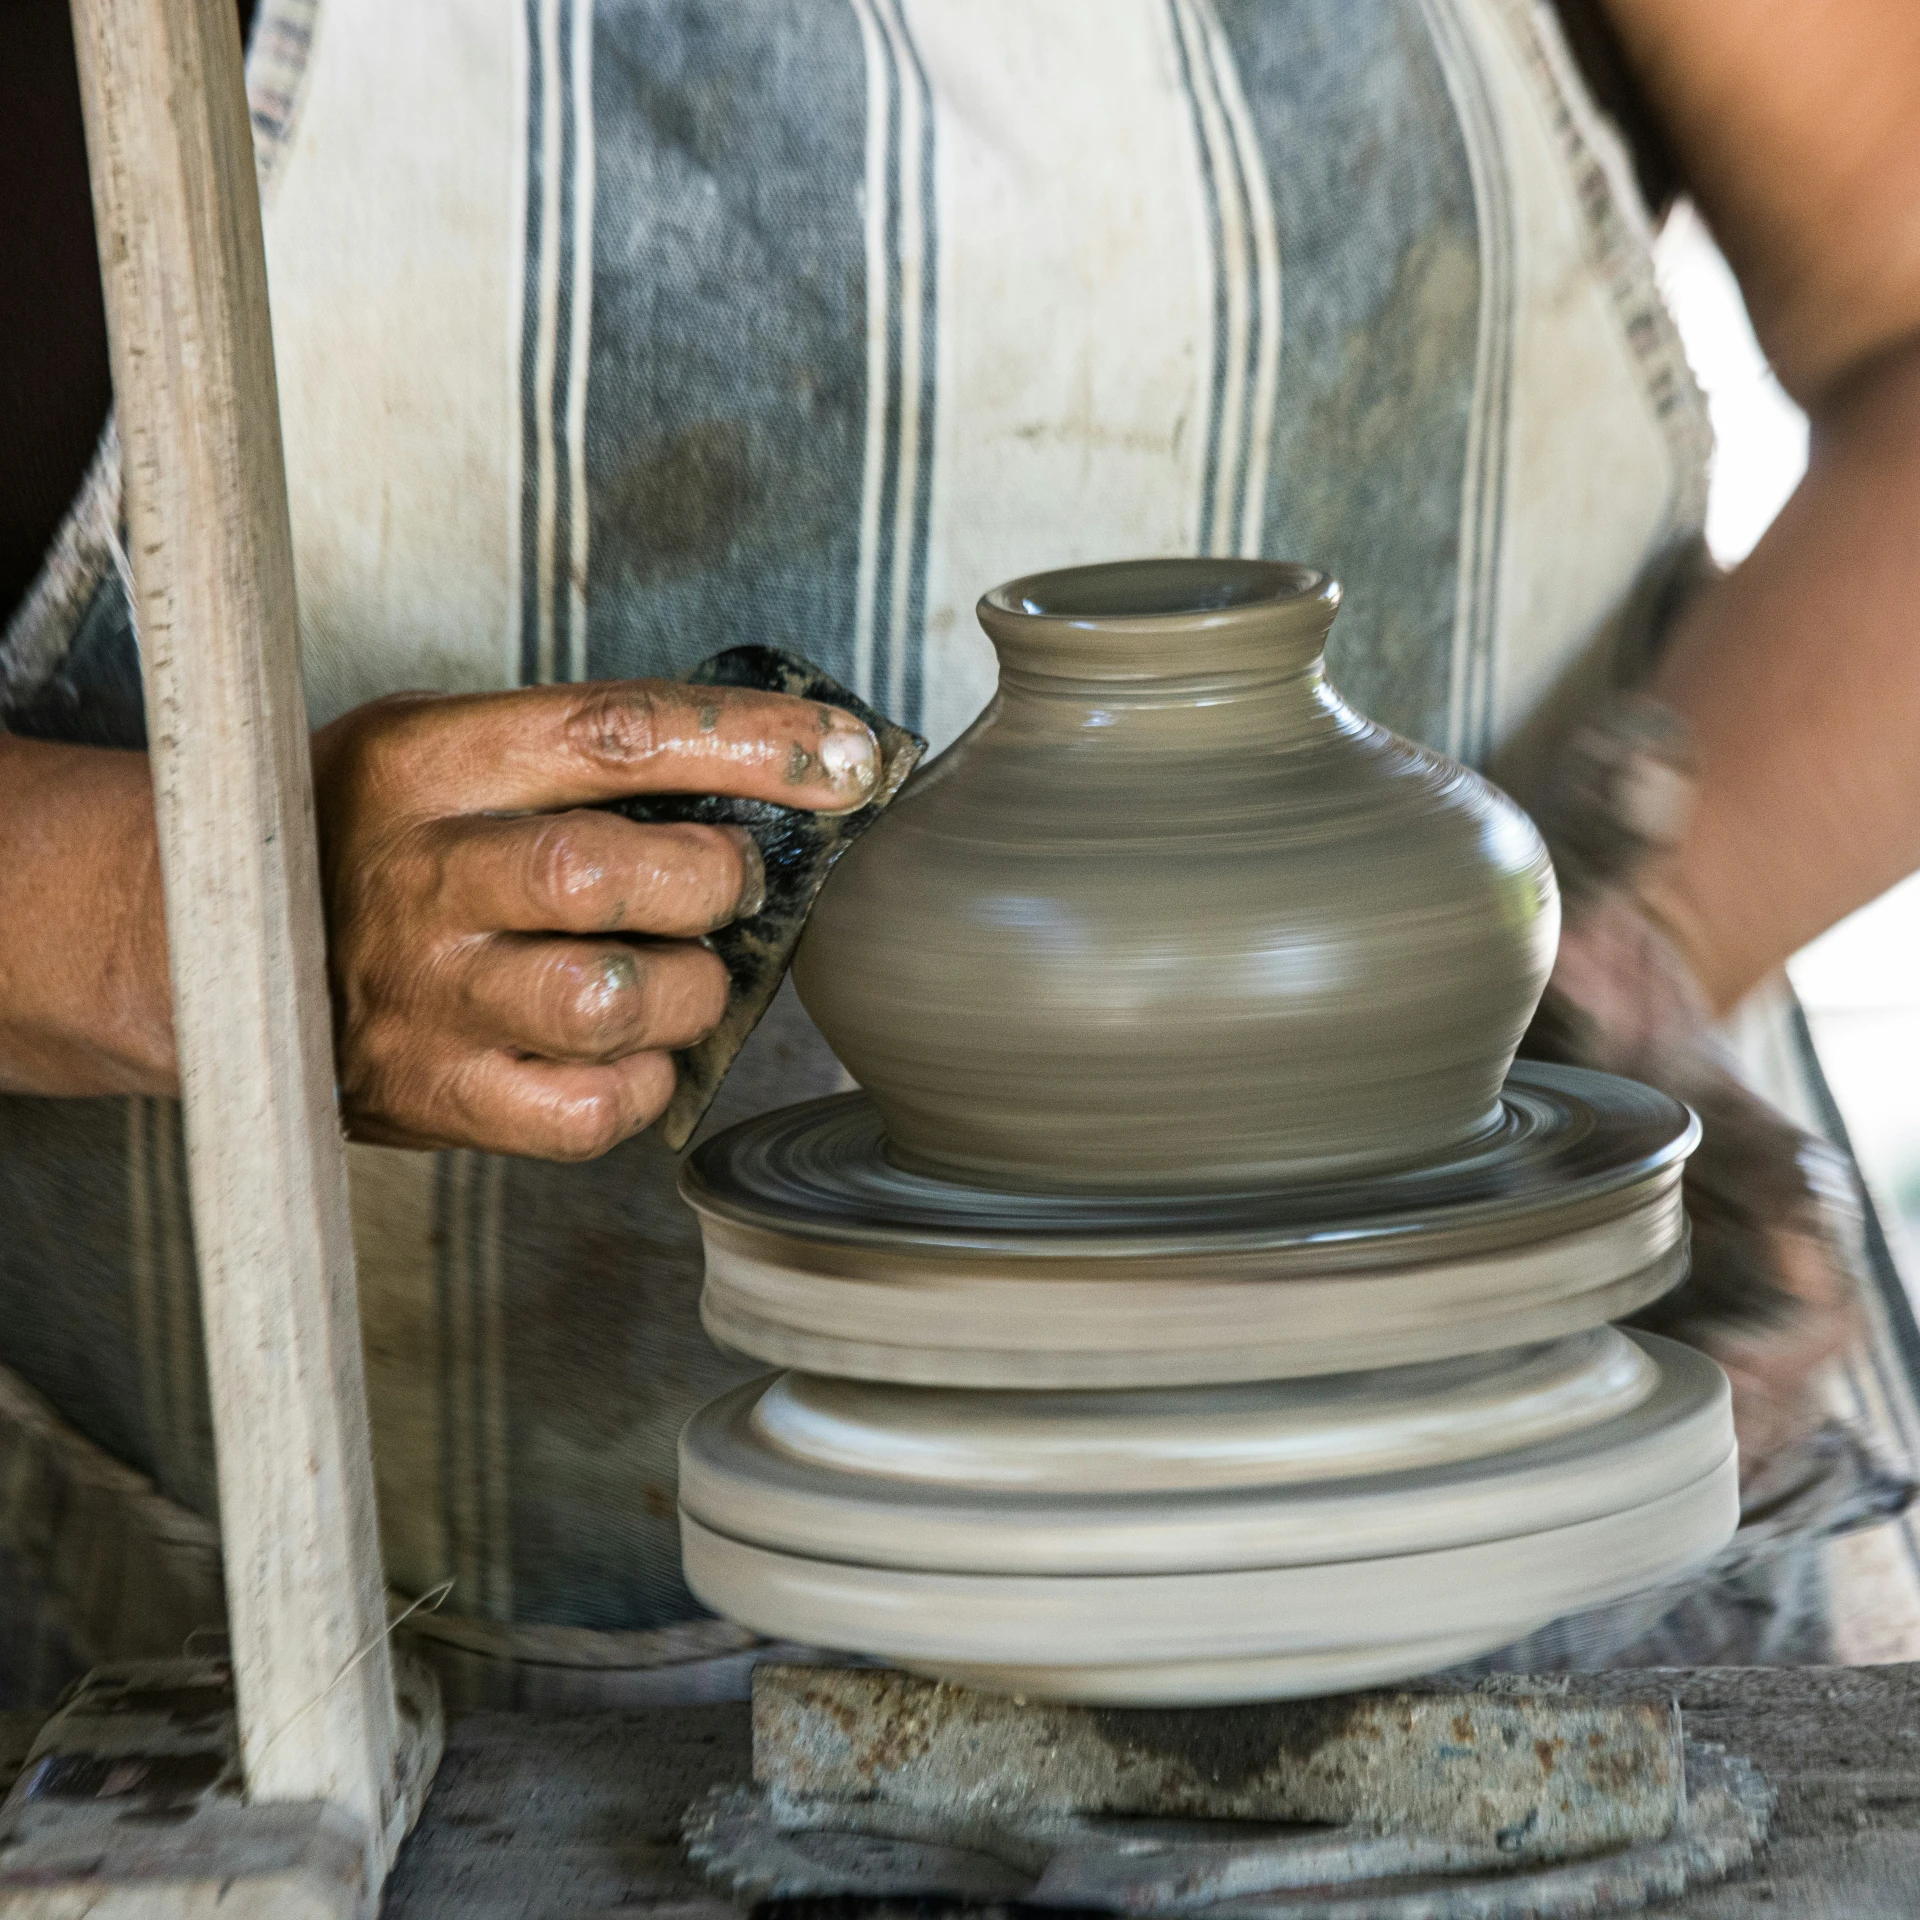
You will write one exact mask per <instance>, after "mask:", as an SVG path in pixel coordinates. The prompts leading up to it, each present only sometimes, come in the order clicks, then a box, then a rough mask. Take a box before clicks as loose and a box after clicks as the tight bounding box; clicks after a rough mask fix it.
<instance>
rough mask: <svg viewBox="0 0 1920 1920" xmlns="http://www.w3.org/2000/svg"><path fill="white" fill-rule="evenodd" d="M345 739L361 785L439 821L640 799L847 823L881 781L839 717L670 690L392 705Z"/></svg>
mask: <svg viewBox="0 0 1920 1920" xmlns="http://www.w3.org/2000/svg"><path fill="white" fill-rule="evenodd" d="M353 736H354V751H355V752H356V753H358V754H359V755H360V756H361V757H362V761H363V767H362V775H363V779H364V780H365V781H366V782H367V783H370V784H371V785H373V786H374V787H376V788H394V789H399V788H404V789H406V790H408V791H409V792H411V793H412V794H414V795H417V796H430V797H431V800H432V802H433V804H434V807H435V809H436V810H438V811H443V812H447V813H486V812H494V813H509V812H512V813H519V812H539V813H550V812H554V811H556V810H557V809H559V808H562V807H579V806H589V805H592V804H593V803H594V802H596V801H602V800H618V799H622V798H624V797H626V796H628V795H631V794H642V793H715V794H727V795H732V796H736V797H738V798H741V799H748V800H771V801H774V802H776V803H777V804H779V805H781V806H788V807H808V808H813V809H816V810H820V811H824V812H845V811H848V810H850V809H851V808H854V807H858V806H862V805H864V804H865V803H866V802H867V800H869V799H870V798H871V797H872V795H873V792H874V789H875V788H876V787H877V786H878V785H879V780H880V750H879V747H878V745H877V744H876V743H875V741H874V737H873V735H872V734H871V733H870V732H869V731H868V729H867V728H866V726H865V725H864V724H863V723H862V722H861V721H859V720H856V719H855V718H854V717H853V715H852V714H850V713H846V712H844V711H842V710H841V709H840V708H838V707H829V706H825V705H822V704H821V703H820V702H818V701H813V700H798V699H795V698H793V697H792V696H791V695H789V694H784V693H761V692H758V691H755V690H752V689H748V688H742V687H690V686H683V685H681V684H680V683H678V682H677V681H670V680H606V681H597V682H595V681H590V682H587V683H585V684H567V685H562V686H550V687H519V688H515V689H513V690H512V691H510V692H505V693H481V694H406V695H398V696H395V697H393V698H391V699H389V700H386V701H383V702H381V703H379V708H378V710H377V711H368V710H364V709H363V710H362V711H361V713H360V715H359V716H358V718H357V720H356V725H355V728H354V730H353ZM325 739H326V736H324V735H323V736H322V740H323V742H324V741H325ZM325 751H326V748H325V747H324V746H323V748H322V752H323V754H324V752H325Z"/></svg>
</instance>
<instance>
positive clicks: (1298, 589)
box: [979, 556, 1340, 632]
mask: <svg viewBox="0 0 1920 1920" xmlns="http://www.w3.org/2000/svg"><path fill="white" fill-rule="evenodd" d="M1339 605H1340V583H1339V581H1337V580H1335V579H1334V578H1333V577H1332V576H1331V575H1330V574H1327V573H1324V572H1322V571H1321V570H1320V569H1319V568H1318V567H1309V566H1303V565H1300V564H1299V563H1297V562H1294V561H1289V560H1234V559H1226V558H1219V559H1215V558H1208V557H1198V558H1196V557H1190V556H1180V557H1174V556H1169V557H1166V558H1159V559H1149V560H1109V561H1101V562H1097V563H1095V564H1093V565H1090V566H1078V567H1057V568H1053V569H1051V570H1049V571H1047V572H1043V573H1029V574H1023V575H1022V576H1021V577H1020V578H1019V579H1017V580H1009V581H1007V582H1006V583H1005V584H1004V585H1002V586H998V587H994V588H992V589H991V590H990V591H989V592H987V593H984V594H982V595H981V596H980V609H979V611H980V615H981V619H982V621H983V622H985V621H987V619H988V616H989V615H991V614H997V615H999V616H1001V618H1003V619H1004V618H1007V617H1011V618H1013V619H1015V620H1018V621H1020V622H1022V623H1023V624H1024V623H1026V622H1028V621H1032V622H1034V623H1035V624H1036V625H1044V626H1050V627H1079V628H1087V627H1118V628H1121V629H1128V628H1133V629H1141V628H1153V629H1155V630H1158V631H1161V632H1165V631H1168V630H1169V629H1185V630H1188V631H1192V630H1195V629H1205V628H1219V627H1223V626H1237V625H1239V624H1241V623H1242V622H1246V621H1266V620H1270V619H1272V617H1273V616H1274V614H1275V613H1277V612H1280V611H1282V610H1283V609H1297V610H1298V614H1299V615H1302V616H1305V618H1306V619H1309V620H1311V621H1312V622H1313V624H1314V625H1315V626H1316V627H1320V628H1323V629H1324V627H1325V626H1326V624H1327V623H1328V622H1330V621H1331V620H1332V618H1333V615H1334V613H1335V612H1336V611H1337V609H1338V608H1339Z"/></svg>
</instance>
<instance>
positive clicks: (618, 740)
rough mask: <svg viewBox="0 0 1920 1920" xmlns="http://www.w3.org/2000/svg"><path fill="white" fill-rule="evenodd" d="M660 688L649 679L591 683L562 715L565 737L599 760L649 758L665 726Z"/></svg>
mask: <svg viewBox="0 0 1920 1920" xmlns="http://www.w3.org/2000/svg"><path fill="white" fill-rule="evenodd" d="M666 713H667V702H666V697H665V695H664V692H663V690H662V689H661V688H660V687H659V685H658V684H657V683H656V682H654V681H650V680H624V681H619V682H616V683H613V684H611V685H607V686H601V687H595V688H593V689H592V690H591V691H589V692H587V693H586V694H584V695H583V696H582V698H581V700H580V702H579V704H578V705H577V706H576V707H574V709H573V710H572V712H571V713H570V714H569V715H568V716H567V721H566V735H567V743H568V745H569V746H570V747H571V748H572V749H573V751H574V752H576V753H578V754H580V755H581V756H582V757H583V758H585V759H587V760H590V761H592V762H594V763H595V764H596V765H600V766H614V767H625V766H632V765H635V764H636V763H638V762H641V761H645V760H650V759H652V758H653V756H654V755H655V754H657V753H658V752H659V751H660V749H661V746H662V744H663V742H664V741H665V740H666V739H667V737H668V736H669V734H670V732H671V727H670V725H669V723H668V721H667V717H666Z"/></svg>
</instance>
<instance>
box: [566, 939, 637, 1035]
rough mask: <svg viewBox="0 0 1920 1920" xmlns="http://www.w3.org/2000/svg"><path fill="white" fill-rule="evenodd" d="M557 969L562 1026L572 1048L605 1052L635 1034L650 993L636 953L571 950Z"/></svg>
mask: <svg viewBox="0 0 1920 1920" xmlns="http://www.w3.org/2000/svg"><path fill="white" fill-rule="evenodd" d="M554 971H555V975H556V985H557V988H558V994H559V1026H560V1029H561V1034H562V1037H563V1038H564V1040H565V1043H566V1045H567V1047H568V1048H569V1050H570V1051H572V1052H575V1053H583V1054H591V1055H604V1054H608V1053H611V1052H614V1051H616V1050H617V1049H618V1048H619V1047H620V1046H621V1045H622V1044H623V1043H624V1042H626V1041H627V1040H628V1039H629V1038H630V1036H631V1034H632V1031H633V1028H634V1025H635V1023H636V1020H637V1018H638V1015H639V1013H640V1008H641V1003H642V1001H643V1000H644V997H645V996H644V992H643V987H642V977H641V968H640V966H639V965H638V963H637V960H636V958H635V956H634V955H632V954H628V953H599V954H594V955H591V956H587V955H573V954H569V955H566V956H564V957H563V958H562V959H560V960H559V961H557V962H556V963H555V968H554Z"/></svg>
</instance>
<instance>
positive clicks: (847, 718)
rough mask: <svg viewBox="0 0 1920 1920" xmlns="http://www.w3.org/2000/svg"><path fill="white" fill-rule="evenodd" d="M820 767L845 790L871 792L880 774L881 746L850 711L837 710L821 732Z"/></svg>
mask: <svg viewBox="0 0 1920 1920" xmlns="http://www.w3.org/2000/svg"><path fill="white" fill-rule="evenodd" d="M819 759H820V771H821V772H822V773H824V774H825V775H826V776H827V784H828V785H829V786H833V787H838V788H839V789H840V790H841V791H842V792H844V793H871V792H872V791H873V786H874V782H875V781H877V780H878V779H879V777H880V749H879V747H878V746H877V745H876V744H875V742H874V738H873V735H872V734H871V733H869V732H868V731H867V729H866V728H865V727H864V726H862V725H861V724H860V722H859V721H858V720H856V719H855V718H854V717H853V715H852V714H850V713H836V714H834V716H833V717H832V719H830V720H829V721H828V722H827V727H826V731H825V732H824V733H822V734H821V736H820V754H819Z"/></svg>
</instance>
